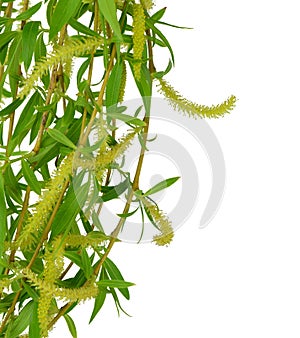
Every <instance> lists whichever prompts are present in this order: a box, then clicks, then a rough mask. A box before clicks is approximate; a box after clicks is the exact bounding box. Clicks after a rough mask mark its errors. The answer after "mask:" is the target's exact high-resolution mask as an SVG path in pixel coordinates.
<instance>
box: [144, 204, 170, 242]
mask: <svg viewBox="0 0 300 338" xmlns="http://www.w3.org/2000/svg"><path fill="white" fill-rule="evenodd" d="M143 203H144V205H145V208H146V209H147V211H148V212H149V214H150V215H151V217H152V218H153V221H154V222H155V223H156V224H157V226H158V227H159V230H160V234H158V235H155V236H154V237H153V242H155V244H157V245H159V246H165V245H168V244H170V243H171V242H172V240H173V238H174V232H173V228H172V225H171V221H170V220H169V219H168V217H167V216H166V214H164V212H163V211H161V210H160V209H159V208H158V207H157V206H156V205H155V204H152V203H151V202H150V201H149V200H146V199H144V200H143Z"/></svg>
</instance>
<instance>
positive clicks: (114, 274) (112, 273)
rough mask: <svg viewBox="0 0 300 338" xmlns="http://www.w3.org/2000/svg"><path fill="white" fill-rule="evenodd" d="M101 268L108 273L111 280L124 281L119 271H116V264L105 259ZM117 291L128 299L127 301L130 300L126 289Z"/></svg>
mask: <svg viewBox="0 0 300 338" xmlns="http://www.w3.org/2000/svg"><path fill="white" fill-rule="evenodd" d="M103 266H104V268H105V269H106V271H107V272H108V274H109V277H110V278H111V279H114V280H122V281H124V278H123V276H122V274H121V272H120V270H119V269H118V267H117V266H116V264H115V263H114V262H113V261H112V260H111V259H109V258H106V260H105V261H104V263H103ZM119 291H120V292H121V294H122V295H123V296H124V297H125V298H126V299H128V300H129V299H130V294H129V290H128V289H127V288H121V289H119Z"/></svg>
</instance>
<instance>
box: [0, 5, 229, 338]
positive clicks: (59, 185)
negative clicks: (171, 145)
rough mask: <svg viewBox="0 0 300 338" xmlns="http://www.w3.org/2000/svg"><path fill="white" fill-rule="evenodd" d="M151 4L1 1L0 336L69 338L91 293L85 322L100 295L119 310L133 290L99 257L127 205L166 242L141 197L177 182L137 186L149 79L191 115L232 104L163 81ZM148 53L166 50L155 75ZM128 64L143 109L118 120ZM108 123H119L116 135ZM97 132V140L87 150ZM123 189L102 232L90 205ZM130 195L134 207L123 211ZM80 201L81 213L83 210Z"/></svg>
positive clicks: (158, 215)
mask: <svg viewBox="0 0 300 338" xmlns="http://www.w3.org/2000/svg"><path fill="white" fill-rule="evenodd" d="M152 7H153V3H152V1H148V0H143V1H142V0H141V1H140V2H135V1H133V0H118V1H114V0H44V1H32V3H31V4H29V0H24V1H23V2H22V3H21V4H19V3H17V2H16V1H13V0H2V1H0V13H1V16H0V105H1V106H0V107H1V109H0V299H1V303H0V313H1V314H2V322H1V325H0V337H9V338H15V337H21V336H23V337H25V336H28V337H47V336H48V331H49V330H51V329H52V328H53V326H54V325H55V323H56V322H57V320H59V319H60V318H61V317H64V318H65V320H66V322H67V324H68V327H69V329H70V333H71V335H72V336H73V337H76V335H77V334H76V327H75V324H74V322H73V320H72V318H71V316H70V311H71V310H72V309H73V308H74V307H75V306H77V305H78V304H79V303H80V302H81V301H83V300H85V299H89V298H93V299H94V309H93V312H92V314H91V319H90V321H92V320H93V319H94V318H95V317H96V315H97V314H98V312H99V311H100V309H101V307H102V306H103V304H104V302H105V299H106V296H107V295H108V294H110V295H111V296H112V297H113V299H114V301H115V304H116V307H117V309H118V310H120V309H121V310H122V307H121V304H120V300H119V297H120V295H121V296H123V297H125V298H126V299H129V291H128V287H129V286H131V285H133V284H132V283H129V282H126V281H124V278H123V276H122V274H121V272H120V271H119V270H118V268H117V266H116V265H115V264H114V263H113V262H112V261H111V260H110V259H109V258H108V257H107V256H108V254H109V252H110V250H111V248H112V246H113V245H114V243H115V242H117V241H118V239H117V237H118V234H119V232H120V231H121V230H122V227H123V226H124V224H125V222H126V219H127V218H128V217H130V216H131V215H132V214H133V213H135V212H136V211H137V210H140V211H141V215H142V219H144V214H145V215H146V216H147V217H148V218H149V220H150V221H151V223H152V224H153V225H154V226H155V227H156V228H157V235H156V236H155V237H154V238H153V240H154V242H155V243H156V244H158V245H167V244H169V243H170V241H171V240H172V238H173V232H172V227H171V225H170V222H169V220H168V218H167V216H166V215H165V214H164V213H163V212H162V211H161V210H160V209H159V207H158V206H157V205H156V203H155V202H154V201H153V200H152V199H151V198H150V195H152V194H154V193H156V192H157V191H159V190H161V189H163V188H166V187H168V186H170V185H171V184H173V183H175V181H176V180H177V178H171V179H168V180H166V181H163V182H161V183H159V184H158V185H156V186H154V187H152V188H151V189H150V190H149V191H147V192H142V191H141V190H140V188H139V176H140V172H141V167H142V162H143V158H144V153H145V152H146V150H147V148H146V146H145V145H146V140H147V132H148V126H149V120H150V104H151V96H152V90H153V82H154V81H157V85H158V87H159V90H160V91H161V92H162V93H163V94H164V95H165V96H166V98H167V99H168V100H170V101H171V103H173V104H174V105H175V107H176V108H178V109H179V110H181V111H183V112H187V113H188V114H189V113H191V114H192V115H193V116H195V115H197V116H199V117H219V116H223V115H224V113H226V112H229V111H230V110H231V109H232V108H233V106H234V103H235V98H234V97H231V98H230V99H229V100H227V101H225V102H224V103H223V104H221V105H218V106H213V107H205V106H200V105H197V104H194V103H192V102H190V101H188V100H186V99H184V98H182V96H180V94H178V93H177V92H176V91H175V90H174V89H173V87H172V86H170V85H168V84H167V83H166V82H165V80H164V79H163V77H164V76H165V75H166V74H167V73H168V72H169V71H170V70H171V68H172V66H173V63H174V55H173V50H172V48H171V46H170V44H169V41H168V40H167V38H166V37H165V35H164V34H163V33H162V31H161V28H162V27H163V25H166V24H167V23H165V22H163V21H162V18H163V16H164V13H165V11H166V8H163V9H160V10H158V11H157V12H155V13H152V12H153V9H152ZM41 18H42V19H41ZM168 25H170V24H168ZM154 47H157V48H165V49H167V50H168V52H169V54H170V62H169V64H168V65H167V67H166V69H165V70H163V71H157V70H156V68H155V65H154V62H155V59H154V55H153V48H154ZM99 60H101V63H100V61H99ZM75 64H76V66H78V67H77V68H76V67H73V66H74V65H75ZM95 64H97V65H99V64H102V65H103V67H102V69H101V70H98V69H97V72H96V71H95ZM73 68H74V69H75V68H76V70H74V69H73ZM128 69H129V70H130V73H131V74H132V78H133V79H134V81H135V83H136V86H137V88H138V90H139V93H140V95H141V98H142V100H143V107H141V108H143V109H138V110H137V111H136V112H131V113H130V112H129V113H128V114H127V112H126V114H125V113H124V111H126V109H124V107H123V108H122V102H123V100H124V95H125V90H126V78H127V73H128ZM95 73H96V74H95ZM111 107H114V108H113V109H112V108H111ZM142 113H144V116H142V117H141V114H142ZM118 120H119V121H121V122H123V123H125V124H126V125H127V127H128V132H127V133H126V134H125V135H123V136H122V137H118V136H117V134H118V128H117V127H116V121H118ZM95 126H96V127H97V132H98V135H99V138H98V142H96V143H95V144H91V143H90V139H89V135H90V133H91V132H92V130H94V128H95ZM134 138H138V139H139V141H140V143H141V150H140V157H139V163H138V166H137V170H136V173H135V175H134V177H130V175H129V173H124V172H123V171H122V169H121V166H120V164H118V162H117V159H118V158H119V157H120V156H122V155H123V154H124V152H125V151H126V149H127V148H128V146H129V145H130V143H131V142H132V140H133V139H134ZM91 157H92V159H93V160H92V161H90V162H89V159H91ZM74 163H75V165H74ZM78 163H79V164H78ZM84 164H86V167H87V168H88V170H89V172H90V170H91V168H92V169H93V170H92V172H93V175H92V177H91V180H92V181H93V184H94V186H95V187H97V189H94V190H93V194H92V195H93V196H91V192H90V185H89V184H90V181H88V183H89V184H88V183H85V179H84V175H83V173H86V171H84V170H83V171H81V172H80V170H79V174H78V170H77V169H78V168H83V167H84ZM53 169H55V170H54V172H53ZM114 171H117V172H119V173H120V174H121V176H122V177H123V178H124V180H123V181H122V182H121V183H120V185H118V186H117V187H116V186H110V179H111V176H112V173H113V172H114ZM75 178H76V179H75ZM95 191H96V192H97V193H96V194H95ZM121 194H126V198H127V202H126V205H125V207H124V210H123V212H122V213H121V214H118V217H119V223H118V224H117V225H116V227H115V229H114V231H113V232H112V234H109V235H108V234H105V233H104V231H103V228H102V226H101V224H99V222H97V220H98V214H99V213H100V212H101V207H99V208H98V209H97V211H95V210H92V208H91V205H94V204H95V203H98V204H100V206H101V204H102V203H105V202H107V201H110V200H112V199H116V198H119V197H120V195H121ZM133 199H136V200H138V201H139V208H138V209H136V210H134V211H131V202H132V201H133ZM87 201H89V202H90V203H91V205H90V204H89V205H88V209H90V210H92V211H91V212H92V215H91V217H88V215H87V214H88V213H87V212H83V210H84V208H85V207H86V202H87ZM91 201H92V202H91ZM90 210H89V211H90ZM49 294H51V295H53V297H52V298H51V297H49Z"/></svg>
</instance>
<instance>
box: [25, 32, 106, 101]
mask: <svg viewBox="0 0 300 338" xmlns="http://www.w3.org/2000/svg"><path fill="white" fill-rule="evenodd" d="M102 43H103V39H102V38H95V37H88V38H82V39H69V40H68V41H67V42H66V43H65V45H63V46H59V47H57V48H56V49H55V50H54V51H53V52H52V53H50V54H48V55H47V56H46V57H45V58H42V59H41V61H39V62H37V64H36V65H35V67H34V69H33V71H32V72H31V74H30V75H29V77H28V78H27V79H25V81H24V83H23V88H22V90H21V91H20V93H19V97H20V98H24V97H25V96H27V95H28V94H29V93H30V91H31V90H32V89H33V88H34V86H35V83H36V82H37V81H38V79H39V78H41V77H42V76H43V75H45V74H46V73H47V71H48V69H49V68H51V67H53V66H57V65H58V64H59V63H66V62H68V61H69V60H72V58H73V57H76V56H80V55H83V54H88V53H90V52H92V51H94V49H95V48H97V47H98V46H99V45H101V44H102Z"/></svg>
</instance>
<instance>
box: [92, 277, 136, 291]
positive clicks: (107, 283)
mask: <svg viewBox="0 0 300 338" xmlns="http://www.w3.org/2000/svg"><path fill="white" fill-rule="evenodd" d="M97 285H98V286H101V287H109V288H118V289H127V288H128V287H130V286H133V285H135V284H134V283H131V282H125V281H124V280H115V279H102V280H100V281H99V282H97Z"/></svg>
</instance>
